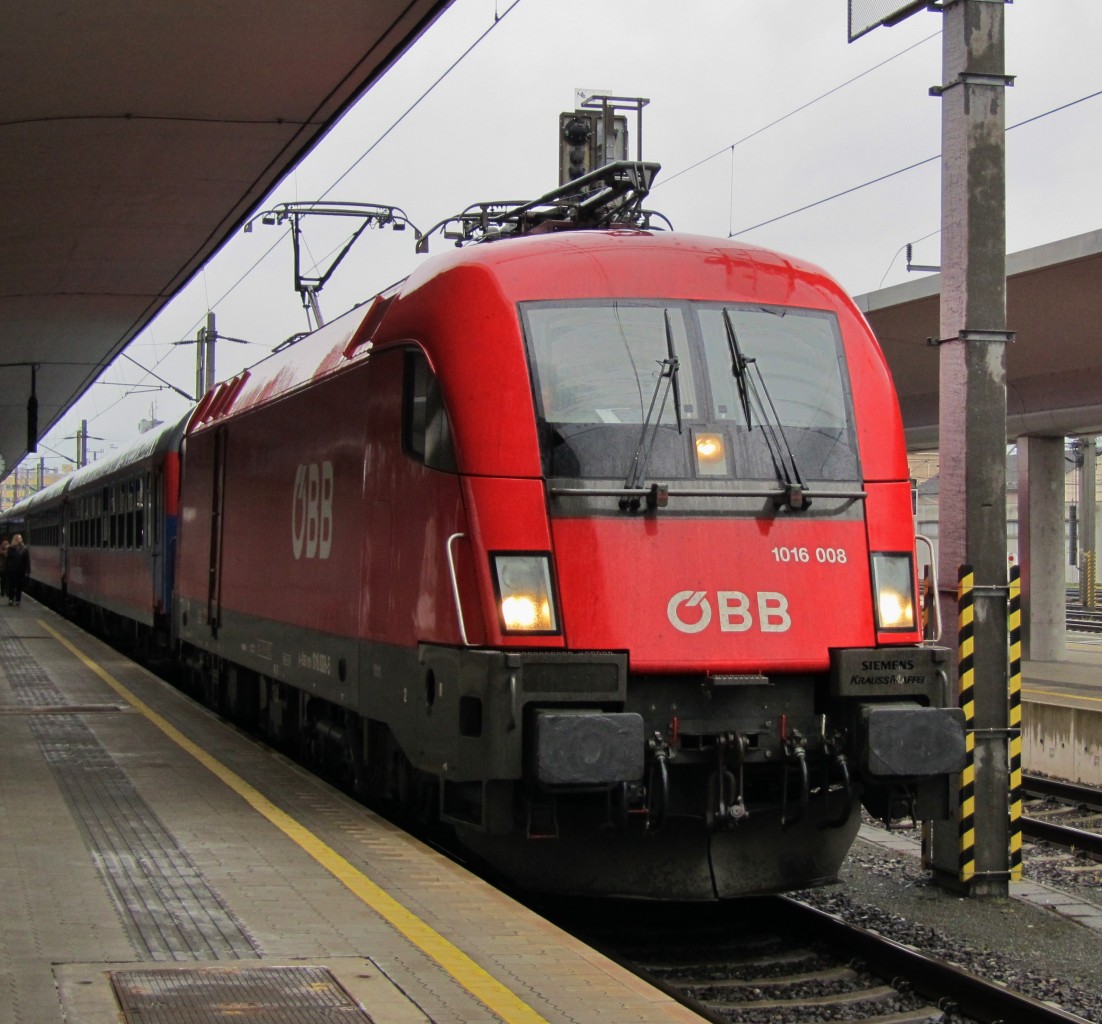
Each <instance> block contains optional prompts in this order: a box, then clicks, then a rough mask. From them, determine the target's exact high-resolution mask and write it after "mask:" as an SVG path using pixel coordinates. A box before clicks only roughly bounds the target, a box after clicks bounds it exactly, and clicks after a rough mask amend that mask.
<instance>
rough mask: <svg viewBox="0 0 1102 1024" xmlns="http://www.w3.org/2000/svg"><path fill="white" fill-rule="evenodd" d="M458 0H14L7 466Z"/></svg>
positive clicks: (5, 308)
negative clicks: (32, 431)
mask: <svg viewBox="0 0 1102 1024" xmlns="http://www.w3.org/2000/svg"><path fill="white" fill-rule="evenodd" d="M450 3H451V0H327V2H326V3H301V2H300V0H270V2H268V3H264V4H252V3H225V2H223V0H189V2H188V3H176V4H166V3H152V4H136V3H132V2H124V0H97V2H96V3H83V4H82V3H75V4H74V3H65V2H62V0H35V2H33V3H12V4H9V5H8V6H7V8H6V13H5V17H4V31H3V33H2V34H0V76H2V78H3V82H4V85H3V88H2V89H0V224H2V225H3V227H2V229H0V364H3V365H2V366H0V380H2V381H3V386H2V387H0V459H2V460H3V462H2V466H0V476H3V475H5V474H6V473H8V472H10V471H11V470H12V469H13V468H14V467H15V465H16V464H17V463H18V462H19V460H20V459H21V458H22V457H23V456H24V454H25V453H26V452H27V404H28V399H29V398H30V395H31V367H32V364H33V365H34V366H35V367H36V370H35V374H34V378H35V381H34V383H35V397H36V399H37V406H38V433H39V436H43V435H44V434H45V433H46V432H47V431H48V430H49V428H50V427H51V426H52V425H53V424H54V423H55V422H56V421H57V420H58V419H59V418H60V416H61V415H62V414H63V413H64V411H65V410H66V409H67V408H68V407H69V406H70V405H72V403H73V402H74V401H75V400H76V399H77V398H78V397H79V396H80V395H81V394H82V393H83V392H84V391H85V390H86V389H87V388H88V387H89V386H90V385H91V384H92V383H93V382H94V381H95V380H96V378H97V377H98V376H99V374H100V373H101V371H102V370H103V368H104V367H105V366H106V365H107V364H108V363H110V362H111V360H112V359H114V358H115V357H116V356H117V355H118V354H119V352H121V351H122V349H123V348H125V346H126V345H127V344H128V343H129V342H130V341H131V339H133V338H134V337H135V335H137V334H138V333H139V332H140V331H141V330H142V328H143V327H144V326H145V325H146V324H148V323H149V321H150V320H151V319H152V318H153V317H154V316H155V315H156V313H157V312H158V311H159V310H160V309H161V308H162V307H163V306H164V305H165V304H166V303H167V302H168V301H169V300H170V299H171V298H172V297H173V295H175V294H176V292H177V291H179V289H180V288H181V287H182V286H183V285H184V284H185V283H186V282H187V281H188V279H189V278H191V277H192V275H194V274H195V273H196V271H197V270H198V269H199V268H200V267H201V266H202V265H203V263H204V262H205V261H206V260H207V259H208V258H209V257H210V256H211V255H212V254H213V253H214V252H215V251H216V250H217V249H218V248H219V246H220V245H221V244H222V243H223V242H224V241H225V240H226V239H227V238H228V237H229V236H230V235H232V234H233V232H234V231H235V230H236V228H237V227H238V226H239V225H240V224H241V223H242V221H243V220H244V219H245V218H246V216H247V215H248V213H249V212H250V210H252V209H253V208H254V207H255V206H256V205H257V204H258V203H259V202H260V200H261V199H262V198H263V197H264V196H265V194H266V193H267V192H268V191H269V190H270V189H271V188H272V187H273V186H274V185H275V184H276V183H277V182H278V181H279V179H280V178H281V177H282V176H283V175H284V174H285V173H286V172H287V171H288V170H290V168H292V167H293V166H294V165H295V163H296V162H297V161H298V160H299V159H300V158H301V157H302V156H303V154H304V153H305V152H306V151H307V150H309V148H310V147H311V146H312V145H313V144H314V143H315V142H316V141H317V140H318V139H319V138H320V137H321V136H322V135H323V134H324V133H325V132H326V131H327V130H328V128H329V127H331V126H332V125H333V123H334V122H335V121H336V120H337V118H338V117H339V116H340V115H341V113H342V112H343V111H344V110H345V109H346V108H347V107H348V106H349V104H351V103H352V102H353V101H354V100H355V99H356V98H357V96H359V95H360V94H361V93H362V92H363V91H364V90H365V89H367V88H368V87H369V86H370V85H371V84H372V83H373V82H374V81H375V80H376V79H378V77H379V76H380V75H381V74H382V73H383V71H385V70H386V68H387V67H388V66H389V65H390V64H391V63H393V62H394V61H395V60H397V59H398V57H399V56H400V55H401V53H402V52H403V51H404V50H405V49H406V48H407V47H408V46H409V45H410V43H411V42H412V41H413V40H414V39H416V38H417V36H418V35H419V34H420V33H421V32H422V31H423V30H424V29H425V28H426V27H427V26H428V25H429V24H430V23H431V22H432V20H433V19H435V18H436V17H437V16H438V15H439V14H440V13H441V11H443V10H444V9H445V8H447V7H448V6H449V4H450Z"/></svg>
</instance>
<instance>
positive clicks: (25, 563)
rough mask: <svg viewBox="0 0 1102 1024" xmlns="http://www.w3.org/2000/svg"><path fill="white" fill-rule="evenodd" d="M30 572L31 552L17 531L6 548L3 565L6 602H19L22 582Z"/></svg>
mask: <svg viewBox="0 0 1102 1024" xmlns="http://www.w3.org/2000/svg"><path fill="white" fill-rule="evenodd" d="M30 574H31V552H30V550H29V549H28V548H27V546H26V545H25V544H24V543H23V535H22V534H21V533H17V534H16V535H15V536H14V537H12V539H11V547H9V548H8V561H7V563H6V564H5V566H4V577H5V579H6V580H7V591H8V604H16V605H17V604H19V599H20V598H21V597H22V596H23V583H24V581H25V580H26V579H27V577H28V576H30Z"/></svg>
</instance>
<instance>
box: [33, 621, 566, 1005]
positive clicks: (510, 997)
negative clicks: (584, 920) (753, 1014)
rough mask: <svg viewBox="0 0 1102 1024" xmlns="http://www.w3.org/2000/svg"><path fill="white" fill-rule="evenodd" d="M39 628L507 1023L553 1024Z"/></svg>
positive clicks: (68, 646) (71, 648)
mask: <svg viewBox="0 0 1102 1024" xmlns="http://www.w3.org/2000/svg"><path fill="white" fill-rule="evenodd" d="M38 624H39V625H40V626H41V627H42V628H43V629H44V630H46V632H47V633H49V634H50V636H52V637H53V638H54V639H55V640H56V641H57V642H58V643H59V644H61V646H62V647H64V648H65V649H66V650H67V651H69V652H70V653H71V654H72V655H73V656H74V657H76V658H77V659H78V660H79V661H81V662H82V663H83V664H84V665H85V666H87V668H88V669H90V670H91V671H92V672H94V673H95V674H96V675H97V676H99V678H100V679H102V680H103V681H104V682H105V683H106V684H107V685H108V686H110V687H111V689H113V690H114V691H115V692H116V693H117V694H118V695H119V696H120V697H122V699H123V700H125V701H126V702H127V703H128V704H130V705H131V706H132V707H133V708H134V710H135V711H137V712H139V713H140V714H141V715H142V716H143V717H145V718H146V719H148V720H149V721H150V722H151V723H152V724H153V725H155V726H156V727H157V728H158V729H160V730H161V732H163V733H164V734H165V736H167V737H168V738H169V739H170V740H172V742H173V743H175V744H176V745H177V746H179V747H180V748H181V749H183V750H185V751H186V752H187V753H189V754H190V755H191V756H192V757H194V758H195V760H196V761H198V762H199V763H200V764H201V765H203V767H204V768H207V769H208V770H209V771H211V772H212V773H213V774H214V775H215V776H217V777H218V778H219V779H220V780H221V781H222V782H223V783H225V784H226V785H227V786H229V788H230V789H232V790H233V791H234V792H235V793H237V794H238V796H240V797H241V798H242V799H243V800H244V801H245V802H246V803H248V804H249V806H251V807H252V808H253V809H254V810H255V811H256V812H257V813H258V814H260V815H262V816H263V817H264V818H266V819H267V820H268V821H269V822H271V823H272V824H273V825H274V826H275V827H276V828H278V829H279V830H280V831H281V832H282V833H283V834H284V835H286V836H287V837H288V838H289V839H290V840H291V841H292V842H293V843H295V844H296V845H297V846H299V847H300V848H301V849H302V850H304V851H305V852H306V853H308V854H309V855H310V856H311V857H313V858H314V860H316V861H317V862H318V863H319V864H320V865H321V866H322V867H323V868H325V869H326V870H327V871H328V872H330V874H332V875H333V877H334V878H336V879H337V880H338V881H340V882H341V883H342V884H343V885H344V886H345V887H346V888H347V889H348V890H349V891H350V892H352V893H353V894H354V895H355V896H356V897H357V898H358V899H360V900H361V901H362V902H363V903H365V904H367V906H369V907H370V908H371V909H372V910H374V911H375V912H376V913H377V914H378V915H379V916H380V917H382V918H383V919H384V920H385V921H386V922H387V923H388V924H390V925H391V926H392V927H393V928H394V929H395V930H396V931H398V932H400V933H401V934H402V935H403V936H405V937H406V938H407V939H408V940H409V941H410V942H411V943H413V945H414V946H416V947H417V948H418V949H419V950H421V952H422V953H424V954H425V955H426V956H428V957H431V958H432V959H433V960H435V961H436V962H437V963H438V964H439V965H440V966H441V967H442V968H443V969H444V970H445V971H446V972H447V973H448V974H450V975H451V976H452V977H453V978H454V979H455V980H456V981H457V982H459V984H460V985H462V986H463V988H464V989H466V990H467V991H468V992H469V993H470V994H471V995H473V996H474V997H475V998H476V999H477V1000H478V1001H479V1002H480V1003H482V1004H483V1005H484V1006H486V1007H487V1008H488V1009H489V1010H490V1011H491V1012H492V1013H494V1014H496V1015H497V1016H499V1017H500V1018H501V1019H502V1020H504V1021H507V1022H509V1024H512V1022H516V1024H548V1021H547V1020H546V1018H544V1017H541V1016H540V1015H539V1014H538V1013H537V1012H536V1011H535V1010H534V1009H532V1007H531V1006H529V1005H528V1004H527V1003H526V1002H524V1001H523V1000H522V999H521V998H520V997H519V996H518V995H517V994H516V993H515V992H513V991H512V990H511V989H509V988H507V987H506V986H505V985H503V984H502V983H501V982H500V981H498V980H497V979H496V978H494V977H493V975H491V974H490V973H489V972H488V971H486V970H485V969H484V968H483V967H480V966H479V965H478V964H477V963H475V961H474V960H472V959H471V958H470V957H469V956H468V955H467V954H466V953H464V952H463V951H462V950H461V949H460V948H459V947H458V946H456V945H455V944H454V943H452V942H450V941H449V940H448V939H446V938H444V936H443V935H441V934H440V933H439V932H437V931H436V930H435V929H434V928H432V927H431V926H430V925H428V924H426V923H425V922H424V921H422V920H421V918H419V917H418V916H417V915H416V914H414V913H412V912H411V911H409V910H407V909H406V908H405V907H404V906H402V904H401V903H399V902H398V901H397V900H396V899H395V898H394V897H393V896H391V895H390V893H388V892H386V891H385V890H384V889H382V888H380V887H379V886H378V885H376V884H375V883H374V882H372V881H371V879H370V878H368V877H367V876H366V875H365V874H364V873H363V872H362V871H360V870H359V868H357V867H355V866H354V865H353V864H351V863H349V861H347V860H345V859H344V857H342V856H341V855H340V854H339V853H337V852H336V851H335V850H334V849H332V848H331V847H330V846H328V845H327V844H326V843H324V842H323V841H322V840H321V839H319V838H318V837H317V836H316V835H314V834H313V833H312V832H311V831H310V830H309V829H307V828H306V827H305V826H304V825H301V824H299V822H297V821H296V820H295V819H294V818H292V817H291V816H290V815H289V814H287V813H286V811H282V810H280V808H278V807H277V806H276V805H275V804H273V803H272V802H271V801H270V800H269V799H268V798H267V797H266V796H264V795H263V794H262V793H260V792H259V791H258V790H256V789H254V788H253V787H252V786H251V785H250V784H249V783H248V782H246V781H245V780H244V779H243V778H241V776H240V775H238V774H236V773H235V772H233V771H231V770H230V769H229V768H227V767H226V766H225V765H224V764H222V763H221V762H220V761H218V760H217V759H216V758H214V757H212V756H211V755H210V754H208V753H207V752H206V751H205V750H203V748H202V747H200V746H199V745H198V744H197V743H194V742H193V741H192V740H190V739H188V738H187V736H185V735H184V734H183V733H182V732H180V730H179V729H177V728H176V727H175V726H174V725H172V724H171V723H170V722H169V721H167V720H166V719H165V718H163V717H162V716H161V715H159V714H157V712H156V711H154V710H153V709H152V708H151V707H149V705H148V704H146V703H145V702H144V701H143V700H141V698H139V697H138V696H136V695H135V694H134V693H132V692H131V691H130V690H129V689H127V687H126V686H124V685H123V684H122V683H120V682H119V681H118V680H117V679H115V678H114V676H112V675H111V673H110V672H108V671H107V670H106V669H105V668H103V667H102V666H101V665H99V664H98V663H97V662H96V661H95V660H93V659H92V658H91V657H90V656H88V655H87V654H85V653H84V652H83V651H81V650H80V649H79V648H78V647H77V646H76V645H75V644H73V643H72V642H71V641H69V640H67V639H66V638H65V637H64V636H62V635H61V634H60V633H58V632H57V631H56V630H54V629H52V628H51V627H50V626H49V625H48V624H47V623H46V622H44V621H43V620H41V619H39V620H38Z"/></svg>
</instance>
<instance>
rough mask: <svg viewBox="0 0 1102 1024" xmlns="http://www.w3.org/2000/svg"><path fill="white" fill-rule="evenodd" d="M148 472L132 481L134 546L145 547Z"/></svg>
mask: <svg viewBox="0 0 1102 1024" xmlns="http://www.w3.org/2000/svg"><path fill="white" fill-rule="evenodd" d="M148 481H149V474H148V473H147V474H146V475H145V476H144V477H138V479H137V480H135V481H134V494H135V505H134V546H135V547H137V548H141V547H145V501H146V493H147V492H148V490H149V483H148Z"/></svg>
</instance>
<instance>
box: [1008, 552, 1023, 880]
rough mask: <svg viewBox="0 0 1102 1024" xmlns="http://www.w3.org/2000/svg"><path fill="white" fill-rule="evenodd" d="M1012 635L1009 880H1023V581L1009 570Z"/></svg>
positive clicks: (1017, 572) (1015, 569) (1018, 573)
mask: <svg viewBox="0 0 1102 1024" xmlns="http://www.w3.org/2000/svg"><path fill="white" fill-rule="evenodd" d="M1007 620H1008V621H1007V625H1008V628H1009V633H1010V675H1009V687H1008V688H1009V702H1010V723H1009V724H1010V750H1009V753H1010V880H1011V881H1012V882H1020V881H1021V880H1022V580H1021V569H1020V568H1019V567H1018V566H1016V565H1012V566H1011V567H1010V595H1009V601H1008V603H1007Z"/></svg>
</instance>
